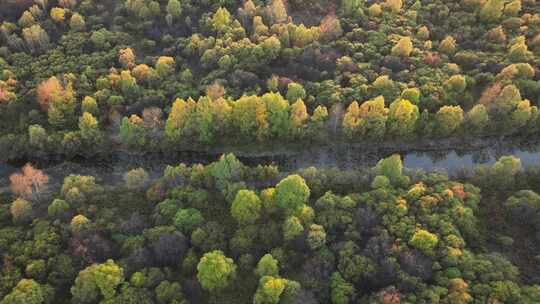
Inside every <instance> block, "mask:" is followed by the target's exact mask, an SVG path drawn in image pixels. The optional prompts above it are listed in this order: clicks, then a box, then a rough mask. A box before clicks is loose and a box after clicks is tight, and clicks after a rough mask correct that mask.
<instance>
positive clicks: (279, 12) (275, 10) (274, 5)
mask: <svg viewBox="0 0 540 304" xmlns="http://www.w3.org/2000/svg"><path fill="white" fill-rule="evenodd" d="M268 10H269V14H270V17H271V18H272V23H283V22H286V21H287V18H288V14H287V9H286V8H285V4H283V0H271V2H270V5H269V7H268Z"/></svg>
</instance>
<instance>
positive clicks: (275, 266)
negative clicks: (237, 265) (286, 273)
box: [255, 253, 279, 278]
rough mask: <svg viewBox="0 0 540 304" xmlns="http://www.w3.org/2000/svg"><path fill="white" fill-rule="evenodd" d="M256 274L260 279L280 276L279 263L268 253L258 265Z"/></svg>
mask: <svg viewBox="0 0 540 304" xmlns="http://www.w3.org/2000/svg"><path fill="white" fill-rule="evenodd" d="M255 274H256V275H258V276H259V277H261V278H262V277H264V276H274V277H275V276H278V275H279V262H278V260H276V259H274V257H273V256H272V255H271V254H269V253H267V254H265V255H264V256H263V257H262V258H261V259H260V260H259V263H257V268H255Z"/></svg>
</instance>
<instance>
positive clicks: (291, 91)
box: [287, 82, 306, 102]
mask: <svg viewBox="0 0 540 304" xmlns="http://www.w3.org/2000/svg"><path fill="white" fill-rule="evenodd" d="M305 98H306V90H305V89H304V87H303V86H302V85H301V84H299V83H296V82H291V83H289V84H288V86H287V100H288V101H290V102H295V101H297V100H298V99H302V100H304V99H305Z"/></svg>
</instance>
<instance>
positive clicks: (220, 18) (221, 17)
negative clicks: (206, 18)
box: [212, 7, 231, 33]
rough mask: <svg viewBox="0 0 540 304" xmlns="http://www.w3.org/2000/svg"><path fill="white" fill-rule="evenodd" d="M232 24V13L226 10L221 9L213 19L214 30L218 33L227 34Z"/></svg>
mask: <svg viewBox="0 0 540 304" xmlns="http://www.w3.org/2000/svg"><path fill="white" fill-rule="evenodd" d="M230 24H231V13H229V11H228V10H227V9H226V8H224V7H220V8H219V9H218V10H217V11H216V13H215V14H214V16H213V17H212V25H213V27H214V30H216V31H217V32H218V33H225V32H227V31H228V30H229V29H230Z"/></svg>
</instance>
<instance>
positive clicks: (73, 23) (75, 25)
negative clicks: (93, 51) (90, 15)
mask: <svg viewBox="0 0 540 304" xmlns="http://www.w3.org/2000/svg"><path fill="white" fill-rule="evenodd" d="M69 27H71V28H72V29H73V30H74V31H80V32H82V31H84V29H85V27H86V22H85V21H84V17H83V16H82V15H81V14H79V13H74V14H73V15H71V18H70V19H69Z"/></svg>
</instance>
